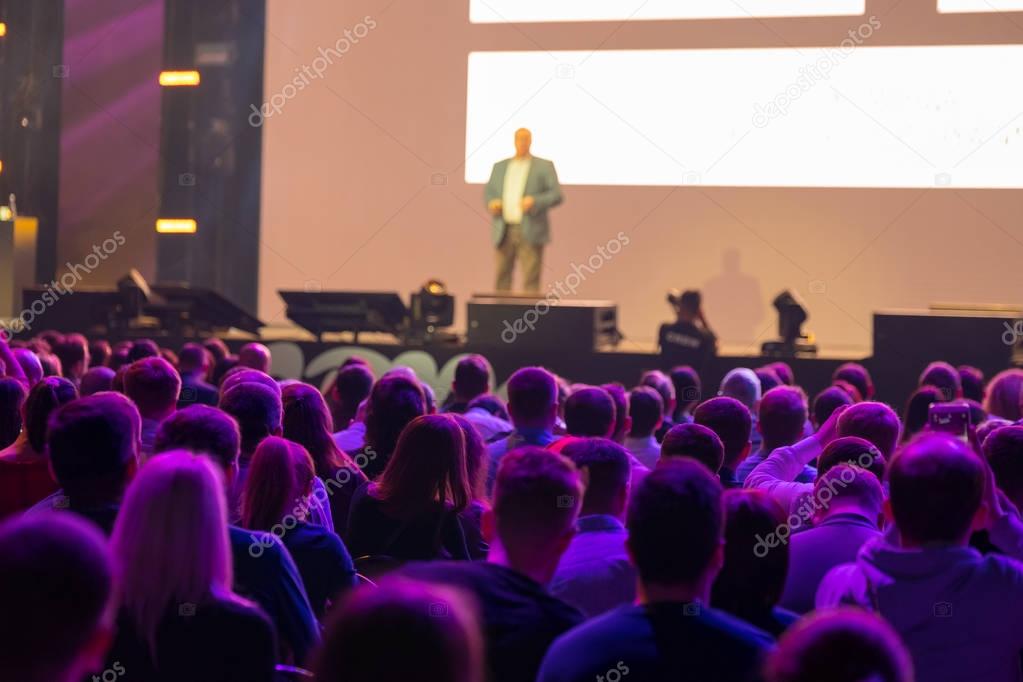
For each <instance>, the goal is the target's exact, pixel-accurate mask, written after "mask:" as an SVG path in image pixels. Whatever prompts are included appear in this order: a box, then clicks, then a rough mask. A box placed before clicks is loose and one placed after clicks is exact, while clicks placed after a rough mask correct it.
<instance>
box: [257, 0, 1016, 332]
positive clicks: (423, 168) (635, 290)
mask: <svg viewBox="0 0 1023 682" xmlns="http://www.w3.org/2000/svg"><path fill="white" fill-rule="evenodd" d="M576 4H577V3H560V2H553V3H552V2H549V1H547V2H539V1H537V2H522V1H520V0H516V1H512V0H472V2H470V0H448V1H445V2H437V0H351V1H350V2H344V3H338V2H334V1H332V0H305V1H304V2H302V3H301V9H298V8H297V7H296V4H295V3H294V2H291V1H290V0H269V3H268V5H269V8H268V19H267V36H266V41H267V43H266V48H267V50H266V87H265V96H266V98H267V101H266V102H264V103H256V106H255V107H254V108H253V114H252V116H251V117H250V123H251V124H253V125H259V126H262V127H263V132H264V138H263V139H264V141H263V143H264V164H263V188H262V189H263V191H262V202H263V207H262V208H263V210H262V216H263V218H262V220H263V224H262V236H261V239H262V248H261V251H260V292H259V294H260V303H259V308H260V310H259V313H260V316H261V317H262V318H263V319H265V320H267V321H268V322H270V323H271V324H283V323H285V322H286V320H285V318H284V314H283V308H284V306H283V304H282V303H281V301H280V299H279V298H278V296H277V294H276V291H277V290H278V289H280V288H298V289H302V288H306V289H308V290H311V291H316V290H320V289H323V290H326V289H367V290H397V291H399V292H401V293H402V295H403V296H407V295H408V293H409V292H410V291H412V290H414V289H417V288H418V287H419V285H420V284H421V283H422V282H423V281H424V280H426V279H427V278H430V277H438V278H440V279H441V280H443V281H444V282H446V283H447V285H448V287H449V288H450V289H451V291H452V292H453V293H454V294H455V295H456V296H457V297H458V299H459V304H458V308H457V309H458V314H459V323H460V324H464V320H462V319H461V318H462V315H463V311H464V302H465V300H466V298H467V296H468V295H469V294H470V293H472V292H475V291H487V290H490V288H491V287H492V279H493V270H494V267H493V249H492V246H491V244H490V241H489V239H490V229H489V219H488V216H487V215H486V213H485V211H484V208H483V202H482V185H481V183H482V182H484V181H485V179H486V177H487V175H488V173H489V168H490V166H491V164H492V163H493V162H494V161H497V160H498V159H500V158H502V157H505V156H508V155H510V153H511V151H512V133H513V131H514V130H515V129H516V128H518V127H520V126H526V127H529V128H531V129H532V130H533V135H534V153H535V154H536V155H537V156H543V157H547V158H551V159H553V160H554V162H555V164H556V165H557V167H558V169H559V171H560V172H561V176H562V182H563V185H564V194H565V203H564V204H563V205H562V206H561V207H559V208H557V209H555V210H554V211H553V212H552V214H551V218H552V223H553V234H554V241H553V243H552V244H551V245H550V247H549V248H548V250H547V253H546V260H545V263H544V270H543V273H544V280H545V283H547V284H559V283H560V285H561V286H560V287H559V289H558V290H559V292H560V294H559V295H563V296H565V295H567V296H574V297H578V298H590V299H594V298H599V299H612V300H615V301H617V302H618V303H619V304H620V320H621V326H622V330H623V331H624V333H625V335H626V339H627V340H626V347H627V348H628V349H641V348H649V347H651V345H652V339H653V337H654V335H655V331H656V328H657V325H658V323H659V322H660V321H663V320H665V319H667V318H668V317H669V316H670V313H669V309H668V307H667V305H666V304H665V302H664V293H665V291H666V290H667V289H669V288H671V287H698V288H700V289H702V290H703V291H704V294H705V301H706V313H707V317H708V319H709V321H710V323H711V324H712V325H713V326H714V327H715V329H717V330H718V331H719V334H720V336H721V337H722V339H723V340H724V341H725V342H726V343H727V344H742V345H743V346H744V347H745V348H747V349H752V348H754V347H755V346H756V345H758V344H759V342H761V341H763V340H765V339H767V338H770V337H772V336H773V335H774V333H775V315H774V312H773V310H772V309H771V307H770V301H771V299H772V298H773V297H774V295H775V294H777V293H778V292H779V291H781V290H783V289H786V288H788V289H792V290H795V291H798V292H799V293H800V294H802V296H803V298H804V299H805V301H806V304H807V307H808V309H809V313H810V322H809V325H808V327H809V328H810V329H811V330H813V331H814V332H815V333H816V335H817V340H818V342H819V344H820V345H821V346H822V347H823V348H825V349H832V350H835V351H858V350H860V351H861V350H866V349H868V348H869V344H870V319H871V318H870V313H871V311H873V310H875V309H881V308H893V307H894V308H901V307H922V306H926V305H927V304H929V303H931V302H950V301H951V302H980V303H998V302H1012V299H1013V297H1016V299H1017V301H1018V295H1019V292H1020V291H1023V268H1020V267H1019V263H1020V259H1021V257H1023V226H1021V220H1020V216H1021V215H1023V193H1021V191H1020V188H1023V172H1021V171H1020V168H1021V166H1020V164H1019V162H1018V161H1019V159H1020V158H1021V156H1020V150H1021V146H1023V138H1021V134H1020V130H1021V125H1023V95H1021V94H1020V91H1019V88H1018V87H1015V85H1014V82H1013V81H1012V80H1011V74H1014V73H1016V74H1018V73H1019V72H1020V68H1021V67H1023V47H1021V46H1020V45H1019V43H1021V42H1023V31H1021V30H1020V28H1019V27H1020V26H1021V25H1023V14H1021V13H1019V12H1018V11H1017V13H1015V14H998V13H994V12H986V11H984V10H987V9H991V8H993V7H994V5H989V4H986V3H977V2H966V1H958V2H948V1H946V2H943V3H942V12H944V13H939V11H938V7H937V4H936V2H928V1H927V0H920V1H914V2H901V1H900V0H879V1H876V2H875V1H873V0H866V2H865V3H864V2H862V1H856V0H843V2H839V3H836V2H833V1H831V0H801V1H800V2H798V3H792V2H777V1H775V0H741V1H740V2H737V3H735V2H733V3H725V4H728V5H729V7H731V6H733V5H734V6H735V7H740V9H742V11H741V12H739V11H735V12H733V11H731V9H729V11H727V12H721V11H720V9H721V3H720V1H719V0H686V2H670V3H669V2H661V1H659V0H658V1H657V2H653V1H651V2H650V3H649V4H647V2H643V1H642V0H630V2H622V1H616V2H603V1H602V2H592V3H584V4H585V5H586V7H585V8H584V10H580V9H579V8H578V7H576V8H574V9H573V7H574V6H575V5H576ZM1014 4H1018V3H1015V0H1011V1H1010V0H1006V2H1002V3H1000V4H998V5H997V6H998V7H999V8H1002V9H1010V10H1011V9H1015V10H1019V9H1020V7H1012V6H1011V5H1014ZM569 5H572V6H573V7H569ZM626 6H628V7H626ZM579 7H582V4H580V5H579ZM559 8H562V9H559ZM566 8H567V9H566ZM956 10H960V11H961V10H970V11H976V12H978V13H976V14H950V13H947V12H950V11H956ZM793 14H795V15H796V16H791V15H793ZM799 15H803V16H799ZM512 21H514V22H516V23H509V22H512Z"/></svg>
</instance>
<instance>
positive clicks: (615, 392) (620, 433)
mask: <svg viewBox="0 0 1023 682" xmlns="http://www.w3.org/2000/svg"><path fill="white" fill-rule="evenodd" d="M600 388H601V390H603V391H605V392H606V393H607V394H608V395H609V396H611V402H613V403H614V406H615V425H614V428H612V429H611V436H610V440H613V441H614V442H615V443H618V444H619V445H624V444H625V436H626V434H627V433H628V432H629V431H630V430H631V429H632V417H631V416H630V414H629V394H628V393H627V392H626V391H625V387H624V386H622V385H621V384H620V383H618V382H617V381H613V382H611V383H608V384H602V385H601V386H600Z"/></svg>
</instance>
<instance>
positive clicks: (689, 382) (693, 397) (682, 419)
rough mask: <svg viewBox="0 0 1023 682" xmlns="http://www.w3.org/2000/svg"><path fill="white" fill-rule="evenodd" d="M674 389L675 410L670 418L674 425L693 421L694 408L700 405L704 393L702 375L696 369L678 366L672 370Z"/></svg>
mask: <svg viewBox="0 0 1023 682" xmlns="http://www.w3.org/2000/svg"><path fill="white" fill-rule="evenodd" d="M669 376H670V377H671V385H672V388H674V389H675V410H674V412H673V413H672V414H671V415H670V416H669V415H666V416H669V418H670V420H671V423H672V424H685V423H688V422H690V421H692V420H693V417H692V412H693V408H694V407H696V406H697V405H698V404H699V403H700V399H701V398H702V392H703V384H702V382H701V381H700V375H699V374H698V373H697V372H696V370H695V369H693V368H692V367H689V366H688V365H678V366H677V367H674V368H672V370H671V372H670V374H669Z"/></svg>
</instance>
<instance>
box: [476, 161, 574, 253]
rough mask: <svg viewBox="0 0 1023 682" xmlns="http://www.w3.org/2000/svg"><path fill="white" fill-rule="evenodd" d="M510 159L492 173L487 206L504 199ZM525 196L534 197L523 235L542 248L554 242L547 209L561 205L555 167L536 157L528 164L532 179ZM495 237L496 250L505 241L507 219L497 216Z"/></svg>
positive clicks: (488, 183) (493, 233) (530, 178)
mask: <svg viewBox="0 0 1023 682" xmlns="http://www.w3.org/2000/svg"><path fill="white" fill-rule="evenodd" d="M509 161H511V159H505V160H503V161H498V162H497V163H495V164H494V169H493V170H492V171H491V172H490V180H489V181H487V186H486V187H485V188H484V190H483V197H484V205H487V204H489V203H490V201H491V200H493V199H501V198H502V197H503V195H504V174H505V172H506V171H507V170H508V162H509ZM523 196H531V197H533V208H531V209H530V210H529V212H528V213H524V214H523V215H522V235H523V237H524V238H525V240H526V241H527V242H529V243H530V244H536V245H537V246H542V245H543V244H546V243H547V242H549V241H550V240H551V226H550V222H548V220H547V209H549V208H552V207H554V206H557V205H558V204H560V203H561V201H562V196H561V185H559V184H558V174H557V172H556V171H555V170H554V163H553V162H551V161H548V160H547V159H541V158H538V157H536V156H534V157H533V160H532V163H530V164H529V175H528V176H527V177H526V190H525V192H524V193H523ZM491 222H492V228H491V232H492V236H493V239H494V246H499V245H500V244H501V241H503V240H504V231H505V224H504V216H502V215H500V214H498V215H496V216H493V219H492V221H491Z"/></svg>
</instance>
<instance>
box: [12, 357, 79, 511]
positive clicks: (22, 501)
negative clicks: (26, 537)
mask: <svg viewBox="0 0 1023 682" xmlns="http://www.w3.org/2000/svg"><path fill="white" fill-rule="evenodd" d="M77 397H78V395H77V393H76V392H75V386H74V384H72V383H71V382H70V381H68V380H67V379H63V378H58V377H47V378H45V379H42V380H41V381H39V382H38V383H36V384H35V385H34V386H33V387H32V390H31V391H29V394H28V398H26V399H25V403H24V405H23V406H22V421H23V422H24V428H23V429H22V431H21V434H20V435H19V436H18V438H17V440H15V441H14V443H12V444H11V445H10V446H9V447H7V448H6V449H4V450H0V519H2V518H4V517H7V516H10V515H11V514H14V513H16V512H20V511H23V510H25V509H28V508H29V507H31V506H33V505H35V504H37V503H38V502H39V501H40V500H42V499H44V498H45V497H46V496H47V495H50V494H52V493H53V492H54V491H56V489H57V484H56V483H55V482H54V480H53V476H51V475H50V460H49V458H48V457H47V456H46V428H47V423H48V422H49V419H50V415H51V414H52V413H53V411H54V410H56V409H57V408H58V407H60V406H61V405H65V404H67V403H69V402H71V401H72V400H74V399H75V398H77Z"/></svg>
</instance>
